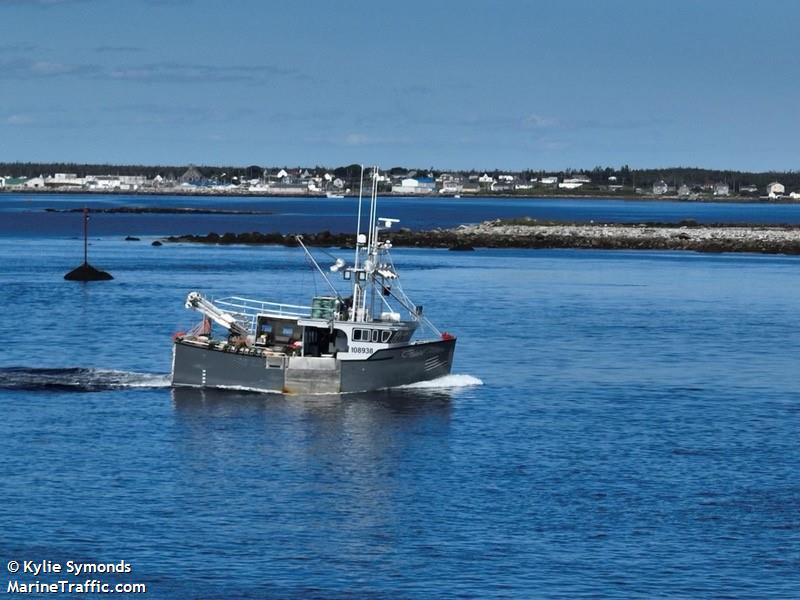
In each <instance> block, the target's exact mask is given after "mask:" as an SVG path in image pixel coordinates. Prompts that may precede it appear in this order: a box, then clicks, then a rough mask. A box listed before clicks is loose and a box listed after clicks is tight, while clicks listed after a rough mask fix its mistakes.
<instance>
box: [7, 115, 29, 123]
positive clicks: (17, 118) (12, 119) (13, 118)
mask: <svg viewBox="0 0 800 600" xmlns="http://www.w3.org/2000/svg"><path fill="white" fill-rule="evenodd" d="M5 123H6V125H29V124H31V123H33V117H30V116H28V115H9V116H8V117H6V119H5Z"/></svg>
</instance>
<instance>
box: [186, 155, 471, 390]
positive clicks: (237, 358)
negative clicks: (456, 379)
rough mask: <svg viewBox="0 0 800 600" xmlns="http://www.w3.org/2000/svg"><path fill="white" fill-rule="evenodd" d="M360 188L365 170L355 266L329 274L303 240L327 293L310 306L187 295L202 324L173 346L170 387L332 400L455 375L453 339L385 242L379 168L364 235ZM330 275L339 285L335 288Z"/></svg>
mask: <svg viewBox="0 0 800 600" xmlns="http://www.w3.org/2000/svg"><path fill="white" fill-rule="evenodd" d="M363 183H364V170H363V168H362V172H361V188H362V191H360V192H359V198H358V211H357V212H358V216H357V229H356V238H355V253H354V255H353V260H352V262H351V264H348V263H347V262H345V261H344V260H343V259H341V258H336V259H335V261H334V262H333V264H332V265H330V267H329V268H328V269H327V272H326V270H325V269H323V268H322V267H321V266H320V264H319V262H318V261H317V260H316V259H315V258H314V256H313V255H312V253H311V252H310V251H309V249H308V248H307V247H306V245H305V244H304V243H303V240H302V238H301V237H298V238H297V242H298V246H299V247H300V248H301V249H302V251H303V252H305V253H306V255H307V257H308V258H309V259H310V262H311V264H312V268H314V269H315V270H316V271H317V272H318V273H319V274H320V275H321V276H322V278H323V279H324V281H325V282H326V284H327V286H328V288H329V289H330V293H326V295H324V296H315V297H313V298H312V300H311V304H310V306H300V305H294V304H282V303H278V302H272V301H264V300H253V299H248V298H243V297H240V296H230V297H225V298H220V299H214V300H212V299H210V298H207V297H206V296H204V295H203V294H202V293H201V292H197V291H194V292H191V293H190V294H189V295H188V297H187V299H186V308H188V309H192V310H195V311H198V312H199V313H200V314H201V315H202V320H201V322H200V323H199V324H198V325H197V326H196V327H195V328H194V329H193V330H192V331H190V332H188V333H183V332H180V333H177V334H175V336H174V338H173V342H174V343H173V357H172V385H173V386H192V387H206V388H233V389H244V390H252V391H259V392H283V393H296V394H336V393H346V392H362V391H370V390H376V389H383V388H391V387H397V386H403V385H407V384H412V383H416V382H420V381H428V380H433V379H437V378H439V377H443V376H445V375H448V374H449V373H450V370H451V368H452V364H453V354H454V351H455V346H456V338H455V337H454V336H453V335H451V334H449V333H447V332H440V331H439V330H438V329H437V328H436V327H435V326H434V325H433V323H431V322H430V320H428V318H427V317H426V316H425V315H424V314H423V308H422V306H420V305H417V304H414V303H413V302H412V301H411V299H410V298H409V297H408V296H407V295H406V294H405V292H404V291H403V288H402V285H401V282H400V275H399V274H398V272H397V270H396V268H395V265H394V262H393V260H392V257H391V255H390V250H391V248H392V243H391V240H390V239H388V237H387V236H386V232H387V231H388V230H390V229H391V228H392V226H393V225H396V224H397V223H398V220H397V219H391V218H385V217H378V214H377V197H378V170H377V168H374V169H372V189H371V194H370V202H369V217H368V219H367V223H366V228H365V232H364V233H362V222H361V221H362V198H363V193H362V192H363V187H364V185H363ZM329 275H331V276H334V275H335V276H337V277H338V276H341V281H340V282H337V283H338V285H336V284H334V282H333V281H332V280H331V277H329ZM342 282H343V283H342ZM340 287H345V288H346V290H347V291H346V292H340V291H339V289H340ZM215 326H218V327H219V328H221V329H222V334H221V335H219V336H218V335H217V334H216V333H215V331H214V327H215ZM423 332H427V336H426V335H423Z"/></svg>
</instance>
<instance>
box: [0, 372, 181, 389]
mask: <svg viewBox="0 0 800 600" xmlns="http://www.w3.org/2000/svg"><path fill="white" fill-rule="evenodd" d="M169 385H170V376H169V374H166V373H134V372H131V371H117V370H113V369H92V368H83V367H67V368H30V367H5V368H0V389H10V390H31V391H33V390H62V391H88V392H92V391H100V390H114V389H124V388H161V387H169Z"/></svg>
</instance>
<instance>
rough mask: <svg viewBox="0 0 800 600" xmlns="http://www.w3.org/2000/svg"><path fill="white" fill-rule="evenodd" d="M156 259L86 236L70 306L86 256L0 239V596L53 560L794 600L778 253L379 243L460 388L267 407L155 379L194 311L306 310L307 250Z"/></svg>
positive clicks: (248, 580)
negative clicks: (197, 304) (256, 301)
mask: <svg viewBox="0 0 800 600" xmlns="http://www.w3.org/2000/svg"><path fill="white" fill-rule="evenodd" d="M9 214H11V213H9ZM9 218H11V217H9ZM317 228H318V227H317ZM317 228H315V229H317ZM150 239H152V238H146V239H144V240H143V241H142V242H139V243H136V242H123V241H121V240H120V239H119V237H118V236H99V237H98V238H96V239H94V240H93V243H92V247H91V253H92V262H93V263H95V264H96V265H97V266H99V267H102V268H104V269H107V270H109V271H110V272H111V273H113V275H114V276H115V279H114V281H111V282H102V283H96V284H88V285H84V284H75V283H69V282H65V281H63V280H62V275H63V274H64V273H65V272H66V271H68V270H69V269H71V268H72V267H74V266H75V265H76V259H75V254H76V253H77V254H80V247H79V246H80V243H79V242H76V241H75V240H71V239H68V238H64V237H60V236H56V235H42V234H38V235H10V234H8V233H7V235H5V236H4V237H2V238H0V307H2V313H0V314H2V317H1V319H0V325H2V330H3V332H4V336H3V339H4V342H3V344H2V346H0V410H2V414H3V418H2V420H0V456H2V459H0V497H1V498H2V501H0V572H2V573H3V577H0V586H2V588H3V589H4V590H5V586H6V578H8V575H7V573H6V572H5V569H4V565H5V563H6V562H7V561H8V560H11V559H16V560H23V559H34V560H45V559H46V560H55V561H63V562H65V561H67V560H69V559H73V560H80V561H102V562H110V561H119V560H126V561H128V562H129V563H131V564H132V565H133V568H134V573H133V574H132V575H125V576H119V580H121V581H125V582H146V583H147V585H148V587H149V590H150V591H149V596H150V597H156V598H223V597H224V598H298V599H299V598H392V599H394V598H435V597H448V598H450V597H464V598H490V597H499V598H576V597H590V596H591V597H611V598H630V597H647V598H650V597H673V598H688V597H748V598H755V597H758V598H764V597H775V598H793V597H795V598H796V597H798V596H800V449H799V448H798V438H797V432H798V431H800V384H799V383H798V378H797V373H798V366H799V365H798V356H800V337H798V336H797V335H796V326H795V324H796V322H797V313H798V297H797V290H798V289H800V263H798V260H797V258H796V257H782V256H754V255H724V254H720V255H701V254H693V253H656V252H601V251H569V250H561V251H541V250H539V251H537V250H478V251H476V252H474V253H455V252H447V251H440V250H428V249H398V250H396V251H395V261H396V263H397V264H398V267H399V268H400V269H401V272H402V275H403V277H404V280H405V287H406V289H407V291H408V292H409V294H410V295H411V297H412V298H414V299H415V300H416V301H417V302H419V303H422V304H424V305H425V310H426V313H427V314H428V315H429V316H430V317H431V318H432V319H433V320H434V322H436V323H437V324H438V325H439V326H440V327H441V328H443V329H447V330H448V331H452V332H453V333H455V334H456V335H457V336H458V338H459V340H458V347H457V352H456V362H455V367H454V373H455V374H456V375H455V376H454V377H451V378H450V379H449V380H448V381H445V382H443V383H440V384H434V385H432V386H430V387H428V388H422V389H402V390H393V391H383V392H376V393H371V394H359V395H351V396H342V397H299V396H294V397H284V396H280V395H255V394H243V393H236V392H224V393H222V392H216V393H215V392H210V391H208V392H202V391H197V390H183V391H180V393H179V392H178V391H173V390H171V389H169V388H168V387H166V377H165V376H164V374H165V373H167V372H168V371H169V366H170V345H171V341H170V336H171V334H172V333H173V332H174V331H176V330H178V329H186V328H187V327H189V326H191V325H192V324H193V323H194V322H195V321H196V319H195V317H194V316H193V315H192V314H190V313H188V312H187V311H185V310H184V309H183V306H182V305H183V300H184V297H185V294H186V293H187V292H188V291H190V290H193V289H199V290H202V291H204V292H206V293H208V294H211V295H221V294H226V293H233V292H235V293H240V294H243V295H256V296H266V297H278V298H285V299H286V300H287V301H290V302H291V301H307V300H308V297H309V296H310V295H312V294H313V293H314V292H315V285H316V286H318V289H320V290H322V289H324V288H322V286H321V284H320V283H319V282H315V281H314V278H313V276H312V275H311V274H310V273H309V271H308V269H307V268H306V264H305V261H304V260H303V258H302V256H301V255H300V254H299V253H298V252H297V251H296V250H292V249H286V248H246V247H225V248H218V247H195V246H189V245H165V246H163V247H161V248H154V247H152V246H150V245H149V241H150ZM76 246H78V248H76ZM479 382H482V383H483V385H478V383H479ZM100 578H101V579H104V577H100ZM20 579H22V580H25V578H20ZM41 579H42V580H43V581H49V580H52V579H49V578H46V577H45V578H41ZM105 579H109V580H112V579H113V578H105ZM27 580H28V581H30V580H32V578H27Z"/></svg>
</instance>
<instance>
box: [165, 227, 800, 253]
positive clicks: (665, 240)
mask: <svg viewBox="0 0 800 600" xmlns="http://www.w3.org/2000/svg"><path fill="white" fill-rule="evenodd" d="M302 237H303V243H305V244H306V245H309V246H326V247H332V246H342V247H348V248H352V247H353V245H354V244H355V236H354V235H352V234H337V233H331V232H330V231H323V232H320V233H311V234H303V235H302ZM387 237H389V238H390V239H391V240H392V244H393V245H394V246H397V247H426V248H449V249H452V250H469V249H471V248H479V247H482V248H587V249H600V250H692V251H696V252H758V253H765V254H800V227H798V226H788V225H787V226H778V225H775V226H763V225H700V224H697V223H695V222H693V221H691V222H690V221H684V222H681V223H677V224H675V223H672V224H670V223H642V224H595V223H589V224H580V223H552V222H540V221H536V220H534V219H516V220H513V221H500V220H495V221H485V222H483V223H480V224H478V225H461V226H459V227H456V228H454V229H434V230H431V231H412V230H409V229H399V230H397V231H393V232H391V233H390V234H389V235H388V236H387ZM167 241H169V242H189V243H204V244H222V245H225V244H272V245H284V246H296V245H297V241H296V239H295V236H294V235H285V234H280V233H258V232H252V233H239V234H236V233H225V234H222V235H220V234H217V233H210V234H208V235H201V236H197V235H184V236H173V237H169V238H167Z"/></svg>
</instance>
